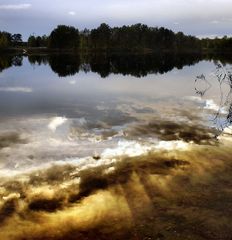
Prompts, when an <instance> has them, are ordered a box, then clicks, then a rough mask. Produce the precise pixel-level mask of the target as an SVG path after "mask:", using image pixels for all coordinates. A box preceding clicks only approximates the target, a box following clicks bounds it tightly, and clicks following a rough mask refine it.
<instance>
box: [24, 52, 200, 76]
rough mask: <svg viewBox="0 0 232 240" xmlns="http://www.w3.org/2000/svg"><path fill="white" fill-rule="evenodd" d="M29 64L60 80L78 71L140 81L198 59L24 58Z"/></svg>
mask: <svg viewBox="0 0 232 240" xmlns="http://www.w3.org/2000/svg"><path fill="white" fill-rule="evenodd" d="M28 59H29V61H30V63H31V64H39V65H40V64H46V63H47V62H48V63H49V65H50V67H51V69H52V70H53V71H54V72H55V73H57V74H58V75H59V76H61V77H65V76H67V75H74V74H76V73H78V71H79V70H82V71H84V72H89V71H92V72H96V73H98V74H99V75H100V76H101V77H107V76H108V75H109V74H110V73H114V74H123V75H132V76H135V77H143V76H146V75H147V74H152V73H155V74H156V73H160V74H163V73H166V72H168V71H170V70H172V69H173V68H174V67H176V68H178V69H181V68H182V67H183V66H185V65H192V64H194V63H196V62H198V61H200V60H201V59H202V56H199V55H196V54H195V55H190V54H187V55H186V54H185V55H184V54H182V55H177V54H155V55H154V54H147V55H126V54H125V55H118V54H112V55H107V54H92V55H86V56H81V57H80V56H78V55H68V54H67V55H47V56H45V55H44V56H42V55H39V56H36V55H31V56H28Z"/></svg>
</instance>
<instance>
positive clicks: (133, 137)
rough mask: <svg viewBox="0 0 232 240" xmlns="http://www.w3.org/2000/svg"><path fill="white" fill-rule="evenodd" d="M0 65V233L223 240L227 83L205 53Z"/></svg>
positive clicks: (226, 223) (19, 60)
mask: <svg viewBox="0 0 232 240" xmlns="http://www.w3.org/2000/svg"><path fill="white" fill-rule="evenodd" d="M0 66H1V68H0V69H2V71H1V73H0V114H1V119H0V156H1V160H0V173H1V179H2V184H1V187H0V195H1V210H0V211H1V212H0V213H1V217H0V224H1V226H2V230H1V231H0V236H1V235H2V239H77V238H78V239H108V238H109V236H111V239H183V238H184V239H231V238H230V237H232V234H231V231H230V229H231V221H230V220H231V215H229V214H227V211H228V209H229V208H230V205H231V202H232V201H231V200H232V194H231V190H230V186H232V185H231V184H232V179H231V178H230V174H229V169H231V167H232V165H231V163H230V160H231V157H230V156H231V138H230V135H231V130H230V128H229V127H230V118H229V116H230V107H231V101H230V100H231V98H230V91H231V88H230V85H229V84H228V82H226V81H223V82H222V83H220V82H219V81H218V77H217V76H216V75H215V73H216V67H217V66H216V65H215V61H210V60H204V59H202V58H197V57H196V56H195V57H193V56H189V57H188V56H179V57H178V56H163V57H162V56H159V57H154V56H147V57H141V56H130V57H129V56H122V57H118V56H113V57H109V58H108V57H106V56H97V57H92V58H83V59H82V58H80V57H77V56H68V55H64V56H60V55H53V56H29V57H26V56H24V57H22V56H20V57H15V56H7V57H5V58H2V60H1V61H0ZM223 68H225V69H230V64H229V63H227V64H226V63H225V64H224V66H223ZM222 70H223V69H222ZM201 74H204V75H205V76H206V79H205V78H203V77H198V78H197V76H200V75H201ZM223 195H224V196H225V198H223ZM141 207H142V208H141ZM216 218H217V219H218V220H216ZM107 219H110V221H108V220H107ZM111 221H112V222H111ZM218 224H219V225H218ZM216 225H217V227H216Z"/></svg>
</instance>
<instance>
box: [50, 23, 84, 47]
mask: <svg viewBox="0 0 232 240" xmlns="http://www.w3.org/2000/svg"><path fill="white" fill-rule="evenodd" d="M79 42H80V37H79V31H78V29H76V28H74V27H71V26H65V25H59V26H57V28H56V29H54V30H53V31H52V32H51V34H50V36H49V47H50V48H59V49H70V48H76V49H77V48H79Z"/></svg>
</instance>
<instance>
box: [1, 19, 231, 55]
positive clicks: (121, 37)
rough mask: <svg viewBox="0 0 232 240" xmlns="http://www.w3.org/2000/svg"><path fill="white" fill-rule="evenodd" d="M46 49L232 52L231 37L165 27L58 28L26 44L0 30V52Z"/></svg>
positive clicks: (33, 38)
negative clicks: (192, 32)
mask: <svg viewBox="0 0 232 240" xmlns="http://www.w3.org/2000/svg"><path fill="white" fill-rule="evenodd" d="M13 48H14V49H16V48H19V49H20V48H21V49H22V48H24V49H25V48H27V49H32V48H36V49H38V48H39V49H42V48H43V49H47V50H51V51H53V50H62V51H72V52H77V53H78V52H91V51H109V52H110V51H119V52H122V51H128V52H148V53H149V52H158V51H161V52H162V51H174V52H202V51H209V52H220V53H229V52H231V53H232V38H230V37H227V36H224V37H223V38H214V39H209V38H204V39H199V38H197V37H194V36H190V35H185V34H184V33H182V32H178V33H175V32H173V31H172V30H169V29H167V28H164V27H160V28H158V27H149V26H147V25H145V24H141V23H138V24H134V25H131V26H122V27H113V28H111V27H110V26H109V25H107V24H106V23H102V24H101V25H100V26H99V27H98V28H95V29H92V30H89V29H84V30H81V31H80V30H79V29H77V28H75V27H73V26H66V25H58V26H57V27H56V28H55V29H54V30H52V32H51V33H50V34H49V35H48V36H47V35H43V36H35V35H31V36H29V38H28V40H27V42H23V40H22V35H21V34H20V33H17V34H11V33H9V32H5V31H0V51H6V50H8V49H13Z"/></svg>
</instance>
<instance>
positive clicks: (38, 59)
mask: <svg viewBox="0 0 232 240" xmlns="http://www.w3.org/2000/svg"><path fill="white" fill-rule="evenodd" d="M28 61H29V62H30V63H31V64H33V65H34V64H38V65H41V64H44V65H45V64H47V63H48V57H47V56H46V55H28Z"/></svg>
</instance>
